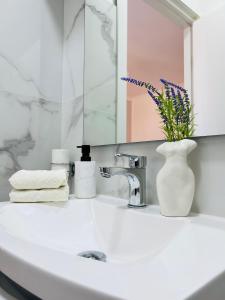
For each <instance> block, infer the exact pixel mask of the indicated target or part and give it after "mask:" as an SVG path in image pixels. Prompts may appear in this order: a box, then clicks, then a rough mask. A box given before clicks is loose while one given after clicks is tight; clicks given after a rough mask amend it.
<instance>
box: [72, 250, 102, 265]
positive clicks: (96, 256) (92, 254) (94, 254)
mask: <svg viewBox="0 0 225 300" xmlns="http://www.w3.org/2000/svg"><path fill="white" fill-rule="evenodd" d="M78 256H81V257H85V258H89V259H93V260H98V261H103V262H106V255H105V254H104V253H103V252H99V251H84V252H81V253H78Z"/></svg>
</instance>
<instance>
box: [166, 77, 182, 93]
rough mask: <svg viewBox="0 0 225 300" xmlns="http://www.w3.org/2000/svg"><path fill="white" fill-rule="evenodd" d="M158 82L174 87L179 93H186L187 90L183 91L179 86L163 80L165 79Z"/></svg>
mask: <svg viewBox="0 0 225 300" xmlns="http://www.w3.org/2000/svg"><path fill="white" fill-rule="evenodd" d="M160 81H161V82H162V84H164V85H170V86H172V87H175V88H176V89H178V90H180V91H181V92H183V93H185V92H186V93H187V90H185V89H184V88H183V87H181V86H179V85H177V84H175V83H172V82H170V81H167V80H165V79H160Z"/></svg>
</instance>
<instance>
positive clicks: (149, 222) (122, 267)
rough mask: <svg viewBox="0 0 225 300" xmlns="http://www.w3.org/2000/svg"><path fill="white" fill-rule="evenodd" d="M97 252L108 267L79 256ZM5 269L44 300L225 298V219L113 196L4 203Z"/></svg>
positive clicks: (1, 247) (0, 230) (1, 263)
mask: <svg viewBox="0 0 225 300" xmlns="http://www.w3.org/2000/svg"><path fill="white" fill-rule="evenodd" d="M88 250H94V251H100V252H103V253H105V254H106V256H107V262H106V263H104V262H99V261H94V260H91V259H87V258H83V257H80V256H78V254H79V253H80V252H83V251H88ZM0 270H1V271H2V272H3V273H4V274H5V275H7V276H8V277H10V278H11V279H12V280H14V281H15V282H17V283H18V284H19V285H21V286H22V287H24V288H25V289H27V290H29V291H30V292H32V293H33V294H35V295H37V296H39V297H40V298H41V299H44V300H48V299H54V300H58V299H59V300H62V299H63V300H70V299H71V300H72V299H73V300H74V299H76V300H89V299H90V300H101V299H133V300H145V299H146V300H149V299H153V300H158V299H159V300H160V299H163V300H164V299H165V300H177V299H196V300H197V299H199V300H200V299H201V300H203V299H204V300H212V299H213V300H217V299H218V300H222V299H225V288H224V287H223V280H225V275H224V271H225V220H224V219H222V218H216V217H210V216H206V215H192V216H190V217H188V218H165V217H162V216H160V214H159V211H158V207H156V206H155V207H154V206H149V207H147V208H144V209H136V210H134V209H129V208H127V201H126V200H122V199H117V198H111V197H107V196H98V197H97V198H96V199H90V200H78V199H71V200H70V201H68V202H67V203H65V204H62V203H61V204H11V203H6V202H5V203H1V204H0ZM214 292H215V294H214Z"/></svg>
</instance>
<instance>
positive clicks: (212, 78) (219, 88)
mask: <svg viewBox="0 0 225 300" xmlns="http://www.w3.org/2000/svg"><path fill="white" fill-rule="evenodd" d="M224 37H225V1H224V5H223V6H222V7H220V8H218V9H214V10H213V11H212V12H211V13H210V14H207V15H204V16H202V17H201V18H200V19H199V20H197V21H196V22H195V23H194V24H193V83H194V86H193V100H194V111H195V114H196V124H197V129H196V133H195V134H196V136H205V135H216V134H224V133H225V93H224V87H225V76H224V70H225V38H224Z"/></svg>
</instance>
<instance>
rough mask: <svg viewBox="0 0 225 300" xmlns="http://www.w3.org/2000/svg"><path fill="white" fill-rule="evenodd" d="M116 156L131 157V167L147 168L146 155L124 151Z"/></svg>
mask: <svg viewBox="0 0 225 300" xmlns="http://www.w3.org/2000/svg"><path fill="white" fill-rule="evenodd" d="M115 157H127V158H128V159H129V167H130V168H131V169H139V168H145V167H146V164H147V157H146V156H137V155H130V154H124V153H116V154H115Z"/></svg>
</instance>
